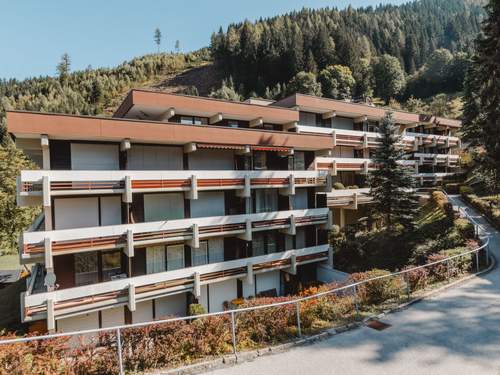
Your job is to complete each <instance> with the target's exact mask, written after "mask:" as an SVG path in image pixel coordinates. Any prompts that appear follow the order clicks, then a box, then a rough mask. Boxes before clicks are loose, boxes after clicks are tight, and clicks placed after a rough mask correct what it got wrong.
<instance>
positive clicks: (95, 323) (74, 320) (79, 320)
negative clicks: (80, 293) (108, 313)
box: [57, 311, 99, 332]
mask: <svg viewBox="0 0 500 375" xmlns="http://www.w3.org/2000/svg"><path fill="white" fill-rule="evenodd" d="M97 328H99V315H98V313H97V311H96V312H92V313H88V314H83V315H77V316H72V317H70V318H64V319H58V320H57V332H73V331H81V330H84V329H97Z"/></svg>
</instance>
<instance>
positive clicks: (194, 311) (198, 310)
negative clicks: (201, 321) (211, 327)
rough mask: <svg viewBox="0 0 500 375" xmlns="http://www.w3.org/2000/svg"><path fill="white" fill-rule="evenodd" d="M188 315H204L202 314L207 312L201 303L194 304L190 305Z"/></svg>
mask: <svg viewBox="0 0 500 375" xmlns="http://www.w3.org/2000/svg"><path fill="white" fill-rule="evenodd" d="M188 310H189V311H188V315H191V316H193V315H202V314H205V313H206V311H205V308H204V307H203V305H200V304H199V303H192V304H190V305H189V309H188Z"/></svg>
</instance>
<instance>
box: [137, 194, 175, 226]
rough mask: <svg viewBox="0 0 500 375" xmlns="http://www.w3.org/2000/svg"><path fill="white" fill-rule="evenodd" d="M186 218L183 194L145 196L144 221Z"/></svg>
mask: <svg viewBox="0 0 500 375" xmlns="http://www.w3.org/2000/svg"><path fill="white" fill-rule="evenodd" d="M183 218H184V195H183V193H164V194H144V221H146V222H147V221H161V220H175V219H183Z"/></svg>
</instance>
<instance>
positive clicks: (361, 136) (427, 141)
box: [296, 125, 460, 150]
mask: <svg viewBox="0 0 500 375" xmlns="http://www.w3.org/2000/svg"><path fill="white" fill-rule="evenodd" d="M296 130H297V133H300V134H331V135H332V137H334V145H338V146H351V147H362V148H371V147H378V146H380V143H381V141H380V138H381V137H382V136H381V135H380V134H379V133H376V132H366V131H361V130H348V129H334V128H323V127H317V126H307V125H297V126H296ZM402 143H403V145H404V147H405V149H407V150H412V149H413V150H417V149H418V147H419V146H426V147H437V146H444V147H457V146H458V147H459V146H460V139H459V138H457V137H451V136H445V135H435V134H424V133H410V132H406V134H405V135H403V137H402Z"/></svg>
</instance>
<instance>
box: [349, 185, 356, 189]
mask: <svg viewBox="0 0 500 375" xmlns="http://www.w3.org/2000/svg"><path fill="white" fill-rule="evenodd" d="M347 188H348V189H359V186H358V185H351V186H348V187H347Z"/></svg>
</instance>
